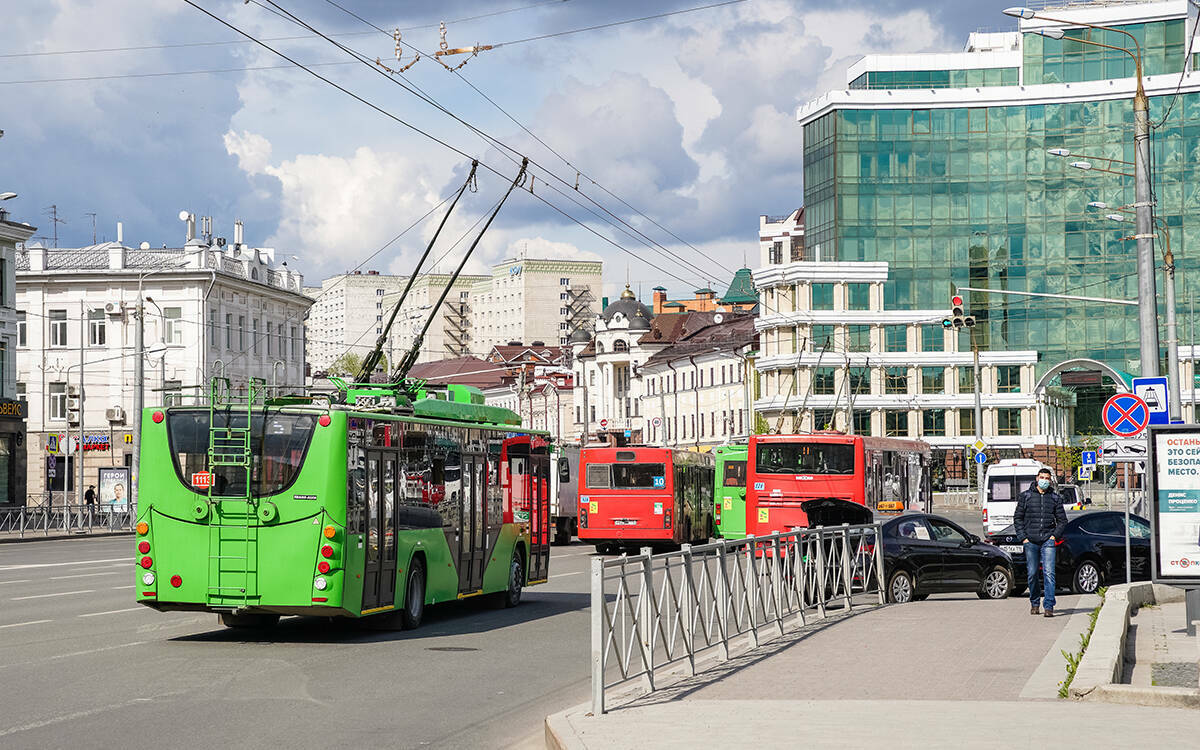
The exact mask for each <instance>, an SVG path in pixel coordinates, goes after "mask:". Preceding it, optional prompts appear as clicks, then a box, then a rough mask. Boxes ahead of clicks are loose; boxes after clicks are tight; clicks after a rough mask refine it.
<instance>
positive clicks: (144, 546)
mask: <svg viewBox="0 0 1200 750" xmlns="http://www.w3.org/2000/svg"><path fill="white" fill-rule="evenodd" d="M149 551H150V542H147V541H146V540H145V539H143V540H142V541H140V542H138V552H141V553H142V554H143V555H144V554H146V553H147V552H149Z"/></svg>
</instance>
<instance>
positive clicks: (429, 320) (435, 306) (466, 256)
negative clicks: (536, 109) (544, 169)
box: [392, 157, 529, 383]
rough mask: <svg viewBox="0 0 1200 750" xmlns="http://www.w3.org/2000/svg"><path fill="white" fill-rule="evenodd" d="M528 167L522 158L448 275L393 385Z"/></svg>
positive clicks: (413, 358) (403, 373) (413, 360)
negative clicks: (518, 168)
mask: <svg viewBox="0 0 1200 750" xmlns="http://www.w3.org/2000/svg"><path fill="white" fill-rule="evenodd" d="M528 167H529V158H528V157H524V158H522V159H521V171H519V172H517V176H516V177H514V178H513V181H512V184H511V185H509V186H508V190H506V191H505V193H504V197H503V198H501V199H500V202H499V203H497V204H496V208H495V209H494V210H493V211H492V215H491V216H489V217H488V220H487V223H485V224H484V225H483V229H480V230H479V234H478V235H476V237H475V241H474V242H472V243H471V246H470V247H469V248H467V252H465V253H463V257H462V260H461V261H459V263H458V267H457V268H455V269H454V273H452V274H451V275H450V279H449V281H447V282H446V286H445V287H443V288H442V295H441V296H440V297H438V301H437V302H435V303H434V304H433V307H432V308H431V309H430V310H429V316H428V317H426V318H425V325H424V327H423V328H421V331H420V332H419V333H418V334H417V335H416V336H414V337H413V343H412V347H411V348H410V349H409V350H408V352H407V353H406V354H405V355H404V359H402V360H401V361H400V364H399V365H398V366H397V367H396V370H395V372H394V373H392V382H393V383H400V382H402V381H403V380H404V378H406V377H407V376H408V371H409V370H411V369H412V366H413V365H414V364H416V362H417V357H418V356H420V353H421V345H422V344H423V343H424V342H425V333H426V332H427V331H429V326H430V325H432V324H433V319H434V318H436V317H437V316H438V314H439V312H440V311H441V309H442V303H444V302H445V301H446V295H447V294H449V293H450V290H451V289H452V288H453V287H454V284H455V282H457V281H458V276H459V274H461V273H462V270H463V267H464V266H466V265H467V261H468V260H470V258H471V253H473V252H475V248H476V246H478V245H479V241H480V240H481V239H483V235H484V233H485V232H487V230H488V227H490V226H491V225H492V220H493V219H495V218H496V214H498V213H500V209H501V207H503V206H504V202H505V201H507V200H508V196H509V195H511V194H512V191H513V190H514V189H515V188H518V187H520V186H521V185H522V184H523V183H524V182H525V170H526V169H527V168H528Z"/></svg>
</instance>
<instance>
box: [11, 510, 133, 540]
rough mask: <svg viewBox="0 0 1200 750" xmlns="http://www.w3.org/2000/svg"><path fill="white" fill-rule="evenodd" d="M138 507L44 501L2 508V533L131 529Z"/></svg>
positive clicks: (92, 532) (43, 533)
mask: <svg viewBox="0 0 1200 750" xmlns="http://www.w3.org/2000/svg"><path fill="white" fill-rule="evenodd" d="M136 518H137V511H136V510H135V509H133V508H132V507H128V508H122V509H115V508H105V507H97V506H95V505H45V506H35V507H25V508H13V509H11V510H0V534H15V535H17V536H19V537H21V538H24V537H26V536H32V535H40V536H50V535H51V534H72V533H77V534H95V533H106V532H114V531H132V530H133V525H134V523H135V522H136Z"/></svg>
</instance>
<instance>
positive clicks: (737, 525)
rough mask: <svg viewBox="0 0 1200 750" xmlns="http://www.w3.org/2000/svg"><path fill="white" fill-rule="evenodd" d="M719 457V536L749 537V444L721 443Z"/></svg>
mask: <svg viewBox="0 0 1200 750" xmlns="http://www.w3.org/2000/svg"><path fill="white" fill-rule="evenodd" d="M714 454H715V456H716V459H717V487H716V499H717V503H716V506H717V507H716V520H717V536H719V537H722V538H724V539H742V538H743V537H745V536H746V446H744V445H722V446H719V447H718V448H717V449H716V451H714Z"/></svg>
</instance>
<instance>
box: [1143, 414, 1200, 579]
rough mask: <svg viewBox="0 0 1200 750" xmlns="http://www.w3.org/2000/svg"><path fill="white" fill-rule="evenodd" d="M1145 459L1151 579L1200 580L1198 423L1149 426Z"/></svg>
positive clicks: (1199, 444)
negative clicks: (1152, 565)
mask: <svg viewBox="0 0 1200 750" xmlns="http://www.w3.org/2000/svg"><path fill="white" fill-rule="evenodd" d="M1149 459H1150V464H1149V466H1148V467H1147V468H1149V469H1151V470H1150V471H1149V472H1148V473H1147V474H1148V478H1149V480H1150V482H1149V487H1148V491H1149V493H1150V494H1149V498H1148V499H1149V500H1150V509H1151V513H1150V518H1151V537H1152V542H1153V550H1154V554H1153V557H1154V580H1155V581H1156V582H1160V583H1167V584H1174V585H1179V584H1197V585H1200V426H1198V425H1179V426H1164V427H1153V428H1151V433H1150V456H1149Z"/></svg>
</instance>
